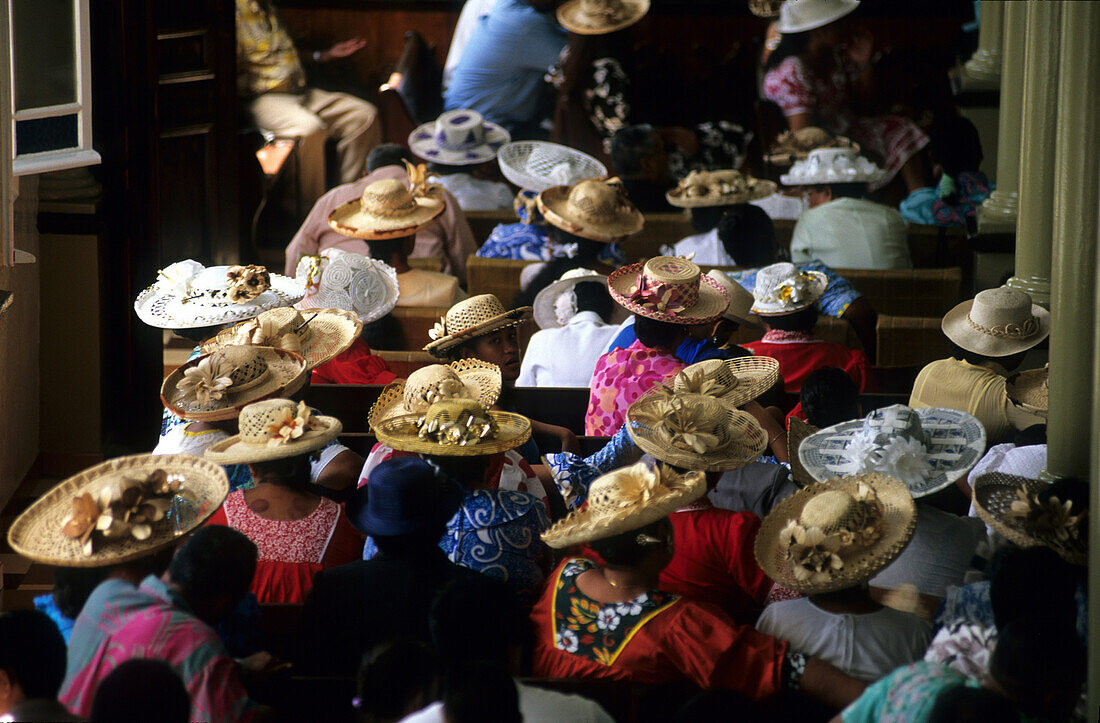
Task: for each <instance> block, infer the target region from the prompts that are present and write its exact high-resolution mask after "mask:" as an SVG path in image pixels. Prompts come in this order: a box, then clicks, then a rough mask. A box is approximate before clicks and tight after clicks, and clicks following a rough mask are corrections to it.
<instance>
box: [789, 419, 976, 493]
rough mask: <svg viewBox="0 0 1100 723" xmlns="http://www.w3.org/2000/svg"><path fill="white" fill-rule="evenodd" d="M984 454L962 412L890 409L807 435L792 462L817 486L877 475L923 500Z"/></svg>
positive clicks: (971, 423) (973, 422) (972, 424)
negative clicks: (893, 480)
mask: <svg viewBox="0 0 1100 723" xmlns="http://www.w3.org/2000/svg"><path fill="white" fill-rule="evenodd" d="M984 453H985V428H984V427H982V423H981V422H979V421H978V420H977V419H975V418H974V417H973V416H971V415H969V414H967V413H966V412H960V411H958V410H956V409H941V408H938V407H926V408H924V409H911V408H909V407H907V406H905V405H904V404H895V405H893V406H890V407H883V408H882V409H876V410H875V411H873V412H871V413H870V414H868V415H867V416H866V417H864V418H863V419H856V420H852V421H850V422H841V423H840V424H835V425H833V426H832V427H826V428H825V429H822V430H821V431H820V432H817V433H816V434H811V435H810V436H809V437H807V438H806V439H805V440H803V442H802V446H800V447H799V449H798V458H799V459H800V460H801V461H802V465H803V466H804V467H805V468H806V471H807V472H808V473H809V474H810V475H811V476H813V478H814V479H816V480H817V481H818V482H822V481H824V480H827V479H831V478H833V477H847V476H849V475H855V474H862V473H865V472H879V473H881V474H885V475H889V476H890V477H894V478H896V479H900V480H901V481H902V482H904V483H905V484H907V485H908V486H909V491H910V493H912V495H913V496H914V497H923V496H925V495H930V494H932V493H933V492H938V491H940V490H941V489H943V488H944V487H947V486H949V485H951V483H953V482H954V481H955V480H957V479H958V478H960V477H962V476H963V475H965V474H966V473H967V472H969V471H970V468H971V467H973V466H974V465H975V464H977V462H978V460H979V459H981V457H982V455H983V454H984Z"/></svg>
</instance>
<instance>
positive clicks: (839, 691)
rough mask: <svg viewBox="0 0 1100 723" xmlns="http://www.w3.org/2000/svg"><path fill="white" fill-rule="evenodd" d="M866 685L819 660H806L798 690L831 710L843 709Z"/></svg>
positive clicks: (859, 694)
mask: <svg viewBox="0 0 1100 723" xmlns="http://www.w3.org/2000/svg"><path fill="white" fill-rule="evenodd" d="M866 688H867V684H866V683H864V682H863V681H862V680H856V679H855V678H853V677H851V676H850V675H846V674H844V673H842V672H841V671H840V670H838V669H837V668H834V667H833V666H832V665H830V664H829V663H826V662H825V661H824V660H822V659H821V658H806V672H805V673H803V674H802V680H801V681H800V682H799V685H798V689H799V690H800V691H802V692H803V693H805V694H806V695H808V696H810V697H811V698H815V699H817V700H819V701H821V702H822V703H824V704H826V705H829V706H832V707H833V708H844V707H845V706H847V705H848V704H849V703H851V702H852V701H854V700H855V699H856V698H859V696H861V695H863V691H864V690H865V689H866Z"/></svg>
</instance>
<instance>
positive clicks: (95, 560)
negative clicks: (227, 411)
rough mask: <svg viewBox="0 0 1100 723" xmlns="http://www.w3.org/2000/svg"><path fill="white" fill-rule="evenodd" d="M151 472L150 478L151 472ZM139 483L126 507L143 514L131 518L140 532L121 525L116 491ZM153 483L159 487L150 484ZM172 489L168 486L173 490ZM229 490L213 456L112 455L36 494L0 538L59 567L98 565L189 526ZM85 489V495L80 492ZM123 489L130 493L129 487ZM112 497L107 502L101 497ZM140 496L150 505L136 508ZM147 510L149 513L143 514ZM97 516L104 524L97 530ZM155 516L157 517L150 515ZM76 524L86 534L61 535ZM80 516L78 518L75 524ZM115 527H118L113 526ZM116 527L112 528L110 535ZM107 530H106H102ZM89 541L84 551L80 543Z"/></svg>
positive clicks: (136, 554)
mask: <svg viewBox="0 0 1100 723" xmlns="http://www.w3.org/2000/svg"><path fill="white" fill-rule="evenodd" d="M153 473H157V476H156V477H151V475H153ZM135 486H136V487H138V488H139V489H141V490H142V494H141V498H142V500H141V501H139V502H137V503H136V504H133V505H131V506H130V507H129V509H128V511H130V512H131V513H133V512H134V510H135V509H136V513H137V514H140V515H142V516H143V517H145V521H144V522H141V523H139V522H136V521H135V520H136V519H139V518H136V517H133V516H131V517H130V523H129V524H131V525H133V528H132V529H136V528H137V527H138V525H139V524H141V525H145V526H146V527H147V528H148V529H147V530H142V531H140V532H139V534H143V533H144V532H148V533H149V534H148V535H147V536H146V537H145V538H144V539H138V538H137V537H135V536H134V534H133V533H130V532H129V531H128V530H126V529H125V528H126V525H125V524H122V525H117V526H116V524H117V523H124V522H125V513H126V511H127V509H124V508H122V503H123V501H124V500H125V501H127V502H131V501H133V500H132V499H129V498H125V497H122V495H121V493H122V492H123V491H125V490H126V489H127V488H130V487H135ZM157 487H159V489H156V488H157ZM173 490H175V491H173ZM228 493H229V480H228V478H226V475H225V470H224V469H222V468H221V467H220V466H219V465H216V464H214V463H213V462H208V461H206V460H204V459H202V458H201V457H193V456H191V455H188V454H165V455H152V454H136V455H132V456H129V457H117V458H115V459H111V460H107V461H106V462H103V463H101V464H97V465H96V466H94V467H90V468H88V469H86V470H84V471H83V472H81V473H80V474H77V475H74V476H72V477H69V478H68V479H66V480H64V481H63V482H61V483H60V484H58V485H57V486H56V487H54V488H53V489H51V490H50V491H49V492H47V493H46V494H45V495H43V496H42V497H40V498H39V499H38V500H37V501H36V502H35V503H34V504H32V505H31V506H30V507H29V508H27V510H26V511H25V512H23V514H21V515H19V517H18V518H17V519H16V520H15V522H14V523H13V524H12V526H11V529H9V530H8V543H9V544H10V545H11V546H12V549H13V550H15V551H16V552H18V553H19V554H20V555H22V556H23V557H26V558H27V559H30V560H34V561H35V562H41V563H45V564H47V565H57V566H59V567H106V566H108V565H119V564H122V563H124V562H129V561H131V560H136V559H138V558H141V557H145V556H146V555H149V554H152V553H153V552H156V551H157V550H159V549H161V548H163V547H166V546H168V545H172V544H175V542H176V541H177V540H179V539H180V538H181V537H182V536H184V535H186V534H187V533H189V532H191V531H192V530H194V529H195V528H196V527H198V526H199V525H201V524H202V523H203V522H205V521H206V519H207V518H208V517H210V515H212V514H213V513H214V511H215V510H217V509H218V507H220V506H221V504H222V502H223V501H225V496H226V495H227V494H228ZM85 494H87V495H88V496H87V497H84V495H85ZM128 495H134V493H133V492H130V493H128ZM110 500H114V504H113V505H110V504H104V503H105V502H109V501H110ZM146 503H148V504H150V505H153V506H156V512H153V510H150V509H144V505H145V504H146ZM150 512H153V514H150ZM104 517H110V518H111V519H108V520H106V521H107V522H110V523H111V525H110V527H109V528H108V529H106V530H100V529H99V524H100V523H101V520H103V518H104ZM158 517H160V518H161V519H157V518H158ZM70 522H71V523H72V527H69V529H68V531H69V532H70V533H78V532H80V530H78V529H75V528H77V527H83V528H84V534H85V535H87V537H82V536H81V535H77V536H76V537H70V536H69V535H68V534H66V528H67V527H68V524H69V523H70ZM81 523H83V524H81ZM119 527H121V528H122V529H121V530H120V529H119ZM116 533H118V534H117V535H116ZM107 535H112V536H110V537H108V536H107ZM85 540H87V541H88V542H90V551H89V553H90V554H85V551H86V550H87V549H88V548H87V547H86V542H85Z"/></svg>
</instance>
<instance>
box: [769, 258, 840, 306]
mask: <svg viewBox="0 0 1100 723" xmlns="http://www.w3.org/2000/svg"><path fill="white" fill-rule="evenodd" d="M828 285H829V280H828V278H826V276H825V274H823V273H821V272H820V271H803V270H800V269H799V268H798V267H797V266H795V265H794V264H792V263H788V262H786V261H781V262H779V263H777V264H772V265H771V266H765V267H764V268H762V269H760V270H759V271H758V272H756V286H755V287H754V288H753V291H752V296H753V304H752V313H754V314H756V315H757V316H783V315H785V314H793V313H794V312H796V311H801V310H803V309H805V308H807V307H810V306H813V305H814V304H815V303H817V300H818V299H820V298H821V297H822V295H823V294H824V293H825V287H826V286H828Z"/></svg>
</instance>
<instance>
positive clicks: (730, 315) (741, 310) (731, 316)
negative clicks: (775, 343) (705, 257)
mask: <svg viewBox="0 0 1100 723" xmlns="http://www.w3.org/2000/svg"><path fill="white" fill-rule="evenodd" d="M707 276H709V277H710V278H712V279H714V280H715V281H716V282H718V285H719V286H721V287H722V288H723V289H724V290H725V292H726V296H728V297H729V299H730V303H729V306H727V307H726V311H725V312H724V313H723V314H722V318H724V319H727V320H729V321H735V322H737V323H738V324H748V325H749V326H753V327H759V326H760V320H759V319H757V318H756V317H754V316H753V315H752V305H753V301H754V299H753V298H752V294H751V293H749V291H748V289H746V288H745V287H744V286H742V285H741V284H739V283H737V282H736V281H734V280H733V279H731V278H730V277H729V276H727V275H726V274H724V273H722V272H721V271H719V270H718V269H711V270H710V271H708V272H707Z"/></svg>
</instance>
